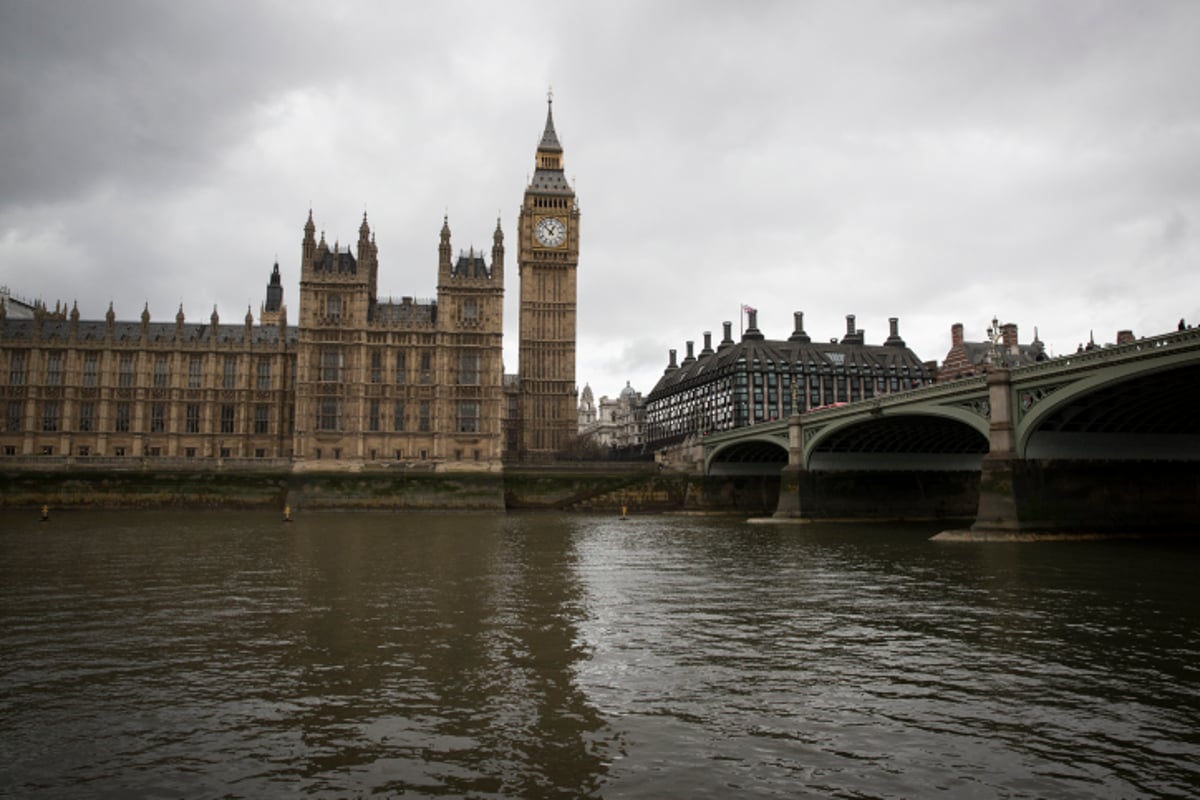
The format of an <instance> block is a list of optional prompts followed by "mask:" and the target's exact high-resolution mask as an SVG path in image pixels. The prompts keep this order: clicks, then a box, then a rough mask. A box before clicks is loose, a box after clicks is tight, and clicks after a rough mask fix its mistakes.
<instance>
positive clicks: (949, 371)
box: [938, 322, 1048, 382]
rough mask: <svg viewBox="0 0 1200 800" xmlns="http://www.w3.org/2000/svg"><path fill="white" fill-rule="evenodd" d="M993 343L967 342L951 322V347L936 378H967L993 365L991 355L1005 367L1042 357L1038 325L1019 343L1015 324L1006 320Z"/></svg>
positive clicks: (1036, 360) (983, 372)
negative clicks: (1025, 341)
mask: <svg viewBox="0 0 1200 800" xmlns="http://www.w3.org/2000/svg"><path fill="white" fill-rule="evenodd" d="M998 327H999V330H998V331H996V333H995V334H994V335H995V336H996V341H995V344H993V343H992V341H990V340H989V341H985V342H968V341H966V340H965V339H964V338H963V326H962V323H961V322H956V323H954V324H953V325H951V326H950V350H949V352H947V353H946V358H945V360H944V361H943V362H942V366H941V369H939V370H938V381H939V382H941V381H952V380H957V379H958V378H969V377H971V376H972V375H984V374H986V373H987V372H988V369H989V368H990V367H991V366H992V362H993V357H994V358H995V359H996V360H998V363H999V364H1000V365H1001V366H1003V367H1005V368H1012V367H1020V366H1024V365H1025V364H1036V363H1037V362H1039V361H1045V360H1046V359H1047V358H1048V356H1047V355H1046V347H1045V345H1043V344H1042V342H1041V341H1040V340H1039V339H1038V336H1037V329H1036V328H1035V329H1034V332H1033V341H1032V342H1029V343H1028V344H1020V343H1019V341H1018V338H1017V326H1016V324H1015V323H1012V322H1008V323H1005V324H1004V325H1000V326H998Z"/></svg>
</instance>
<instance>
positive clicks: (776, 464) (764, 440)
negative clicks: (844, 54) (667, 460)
mask: <svg viewBox="0 0 1200 800" xmlns="http://www.w3.org/2000/svg"><path fill="white" fill-rule="evenodd" d="M787 463H788V447H787V441H786V440H781V439H778V438H774V437H771V436H756V437H752V438H748V439H741V440H738V441H734V442H729V443H727V444H722V445H720V446H718V447H716V448H714V449H713V450H712V451H711V452H710V453H708V454H707V455H706V456H705V458H704V474H705V475H778V474H779V473H780V470H782V469H783V468H784V467H785V466H787Z"/></svg>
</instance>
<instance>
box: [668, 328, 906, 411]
mask: <svg viewBox="0 0 1200 800" xmlns="http://www.w3.org/2000/svg"><path fill="white" fill-rule="evenodd" d="M747 333H749V332H747ZM756 333H757V331H756ZM758 336H759V337H761V334H758ZM743 361H744V362H745V363H746V364H747V365H748V366H753V364H754V362H755V361H757V362H758V364H759V366H760V367H761V368H765V369H771V368H774V369H779V368H781V367H785V366H786V367H787V368H788V370H789V371H790V369H791V366H792V365H799V366H802V367H803V369H804V370H805V371H806V372H810V373H811V372H815V371H819V370H822V369H824V368H825V367H828V368H829V369H830V370H834V369H841V368H845V369H846V370H847V371H852V370H853V371H857V372H859V373H860V374H865V373H867V372H870V373H871V374H875V373H876V372H880V373H886V374H891V373H892V372H896V373H903V372H904V371H905V370H907V372H908V374H909V375H914V374H915V375H923V374H924V367H923V365H922V363H921V360H920V359H919V358H918V357H917V355H916V354H915V353H913V351H912V350H910V349H908V348H907V347H897V346H895V345H869V344H843V343H840V342H829V343H822V342H803V341H781V340H773V339H765V338H755V337H752V336H748V335H744V336H743V338H742V341H740V342H730V341H725V342H722V343H721V345H720V346H719V347H718V348H717V350H716V351H715V352H712V353H709V354H705V353H701V354H700V356H699V357H696V358H694V359H692V360H688V359H686V358H685V359H684V360H683V362H682V363H681V364H680V365H679V366H678V367H676V368H675V369H671V368H670V367H668V368H667V371H666V372H665V373H664V374H663V376H662V377H661V378H660V379H659V381H658V383H657V384H656V385H655V387H654V389H653V390H652V391H651V392H650V394H649V396H648V398H647V399H648V400H650V401H653V400H657V399H659V398H661V397H665V396H667V395H670V394H674V393H675V392H676V391H679V390H681V389H686V388H689V387H692V386H697V385H700V384H704V383H707V382H708V381H710V380H712V379H713V377H714V376H716V375H719V374H722V373H731V372H734V371H735V369H734V368H735V366H736V365H738V364H739V363H740V362H743Z"/></svg>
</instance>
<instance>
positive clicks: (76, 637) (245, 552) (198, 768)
mask: <svg viewBox="0 0 1200 800" xmlns="http://www.w3.org/2000/svg"><path fill="white" fill-rule="evenodd" d="M940 529H941V528H940V527H939V526H937V525H923V526H897V525H832V524H830V525H766V524H751V523H748V522H746V521H744V520H741V519H734V518H728V517H688V516H665V515H664V516H644V517H642V516H635V517H631V518H630V519H628V520H625V521H622V520H619V519H617V518H614V517H608V516H579V515H559V514H511V515H507V516H506V515H501V514H495V515H489V514H473V515H467V514H332V513H327V514H309V515H299V516H298V517H297V518H296V520H295V522H293V523H290V524H284V523H282V522H281V521H280V519H279V517H278V516H277V515H273V514H266V513H233V512H206V513H198V514H188V513H183V512H169V513H168V512H131V513H120V512H106V513H95V512H66V511H63V512H57V513H55V514H53V516H52V518H51V520H50V521H49V522H47V523H39V522H38V521H37V518H36V514H32V515H31V514H28V512H24V513H14V512H12V511H5V512H4V513H3V517H2V518H0V554H2V563H0V652H2V653H3V660H2V662H0V719H2V720H3V725H2V726H0V796H4V797H20V798H73V797H81V798H82V797H87V798H151V797H153V798H175V797H179V798H184V797H186V798H274V797H280V798H282V797H296V796H307V797H330V798H333V797H367V796H380V797H391V796H405V797H443V796H445V797H466V798H510V797H511V798H542V797H559V798H574V797H597V798H618V797H620V798H674V797H679V798H698V797H713V798H729V797H776V798H795V797H852V798H867V797H872V798H917V797H929V796H933V795H941V796H945V797H953V798H1023V797H1029V798H1035V797H1037V798H1096V797H1100V798H1130V797H1187V796H1196V795H1197V794H1198V793H1200V547H1198V546H1196V545H1189V544H1184V543H1179V542H1174V543H1172V542H1153V541H1091V542H1071V543H1061V542H1056V543H1049V542H1038V543H1022V544H1012V543H986V544H965V543H946V542H931V541H929V537H930V535H932V534H933V533H936V532H937V531H938V530H940Z"/></svg>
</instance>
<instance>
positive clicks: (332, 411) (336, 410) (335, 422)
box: [317, 397, 342, 431]
mask: <svg viewBox="0 0 1200 800" xmlns="http://www.w3.org/2000/svg"><path fill="white" fill-rule="evenodd" d="M341 429H342V401H341V400H338V399H337V398H333V397H326V398H322V399H321V400H320V401H319V402H318V404H317V430H321V431H340V430H341Z"/></svg>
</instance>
